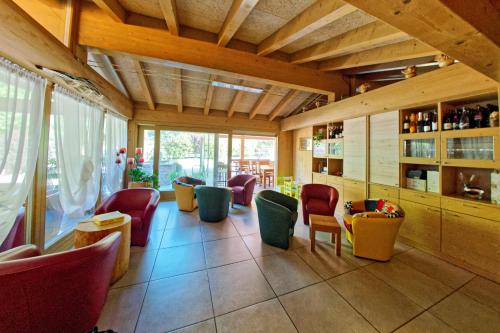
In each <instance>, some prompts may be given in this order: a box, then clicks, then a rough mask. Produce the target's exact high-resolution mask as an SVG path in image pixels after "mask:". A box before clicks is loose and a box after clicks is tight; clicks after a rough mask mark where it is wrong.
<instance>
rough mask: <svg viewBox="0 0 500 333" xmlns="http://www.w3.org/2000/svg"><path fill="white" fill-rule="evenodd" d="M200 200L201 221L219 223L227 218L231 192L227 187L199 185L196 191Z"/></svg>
mask: <svg viewBox="0 0 500 333" xmlns="http://www.w3.org/2000/svg"><path fill="white" fill-rule="evenodd" d="M194 191H195V192H196V199H197V200H198V211H199V212H200V219H201V220H202V221H205V222H217V221H220V220H223V219H225V218H226V217H227V214H228V213H229V201H230V200H231V190H230V189H228V188H225V187H213V186H205V185H199V186H196V188H195V189H194Z"/></svg>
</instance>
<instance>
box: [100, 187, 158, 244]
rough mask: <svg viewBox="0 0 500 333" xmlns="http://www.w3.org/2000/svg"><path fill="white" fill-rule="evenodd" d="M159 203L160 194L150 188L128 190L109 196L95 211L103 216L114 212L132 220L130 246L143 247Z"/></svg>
mask: <svg viewBox="0 0 500 333" xmlns="http://www.w3.org/2000/svg"><path fill="white" fill-rule="evenodd" d="M159 201H160V192H158V191H157V190H155V189H152V188H143V187H136V188H128V189H124V190H120V191H116V192H115V193H113V194H111V196H109V197H108V198H107V199H106V200H105V201H104V202H103V203H102V204H101V206H100V207H99V208H98V209H97V210H96V212H95V213H96V214H104V213H109V212H113V211H115V210H117V211H119V212H120V213H123V214H128V215H130V217H131V218H132V226H131V227H132V228H131V229H132V232H131V237H130V245H136V246H145V245H146V243H147V242H148V237H149V231H150V229H151V222H152V220H153V215H154V212H155V210H156V207H157V206H158V202H159Z"/></svg>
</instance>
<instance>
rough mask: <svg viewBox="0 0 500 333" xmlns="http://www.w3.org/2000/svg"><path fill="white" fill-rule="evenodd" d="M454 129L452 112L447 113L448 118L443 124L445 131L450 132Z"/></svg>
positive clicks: (446, 117)
mask: <svg viewBox="0 0 500 333" xmlns="http://www.w3.org/2000/svg"><path fill="white" fill-rule="evenodd" d="M452 129H453V124H452V122H451V112H446V116H445V118H444V122H443V130H444V131H449V130H452Z"/></svg>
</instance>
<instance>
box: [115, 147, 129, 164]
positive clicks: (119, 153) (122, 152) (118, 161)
mask: <svg viewBox="0 0 500 333" xmlns="http://www.w3.org/2000/svg"><path fill="white" fill-rule="evenodd" d="M126 153H127V148H125V147H122V148H120V149H118V151H117V152H116V159H115V164H116V165H118V166H119V165H120V164H122V162H123V161H122V160H123V159H124V158H125V154H126Z"/></svg>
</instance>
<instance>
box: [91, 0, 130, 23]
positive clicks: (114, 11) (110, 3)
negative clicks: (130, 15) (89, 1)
mask: <svg viewBox="0 0 500 333" xmlns="http://www.w3.org/2000/svg"><path fill="white" fill-rule="evenodd" d="M94 2H95V4H96V5H97V6H98V7H99V8H101V9H102V10H104V11H105V12H106V14H108V15H109V16H110V17H111V18H113V20H115V21H116V22H122V23H123V22H125V17H126V15H127V12H126V11H125V9H124V8H123V7H122V5H121V4H120V2H119V1H118V0H94Z"/></svg>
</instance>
